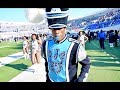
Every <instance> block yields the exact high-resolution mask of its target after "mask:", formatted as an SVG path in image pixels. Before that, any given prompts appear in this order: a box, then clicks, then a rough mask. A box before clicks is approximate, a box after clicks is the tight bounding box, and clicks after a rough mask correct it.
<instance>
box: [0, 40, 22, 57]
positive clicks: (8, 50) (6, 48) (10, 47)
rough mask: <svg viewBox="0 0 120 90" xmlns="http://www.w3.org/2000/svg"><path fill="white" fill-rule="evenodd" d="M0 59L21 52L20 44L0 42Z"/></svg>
mask: <svg viewBox="0 0 120 90" xmlns="http://www.w3.org/2000/svg"><path fill="white" fill-rule="evenodd" d="M0 47H3V48H0V57H5V56H8V55H10V54H14V53H17V52H21V51H22V42H21V41H19V42H17V43H16V42H2V43H0Z"/></svg>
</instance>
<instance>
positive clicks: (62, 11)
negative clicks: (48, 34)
mask: <svg viewBox="0 0 120 90" xmlns="http://www.w3.org/2000/svg"><path fill="white" fill-rule="evenodd" d="M68 10H69V9H68V8H46V16H47V20H48V27H49V28H50V29H53V28H62V27H67V19H68Z"/></svg>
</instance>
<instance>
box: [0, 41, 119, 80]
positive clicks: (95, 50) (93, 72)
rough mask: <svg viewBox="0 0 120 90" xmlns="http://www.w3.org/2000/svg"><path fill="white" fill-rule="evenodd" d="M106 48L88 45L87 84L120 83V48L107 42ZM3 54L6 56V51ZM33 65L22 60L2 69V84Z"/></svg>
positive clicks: (18, 44)
mask: <svg viewBox="0 0 120 90" xmlns="http://www.w3.org/2000/svg"><path fill="white" fill-rule="evenodd" d="M5 45H6V44H5ZM20 45H21V42H20V43H17V44H16V46H17V47H16V48H15V47H12V48H11V49H13V48H14V49H15V50H16V49H18V50H21V48H18V46H20ZM105 48H106V49H104V50H103V49H101V48H99V42H98V41H97V40H94V41H91V42H90V43H89V42H87V43H86V51H87V54H88V56H89V58H90V62H91V66H90V72H89V75H88V78H87V82H120V64H117V63H115V62H116V61H119V62H120V54H119V52H120V46H119V47H113V48H111V47H109V45H108V42H105ZM3 52H4V54H6V52H5V51H3ZM0 55H1V50H0ZM31 65H32V64H31V61H29V60H24V59H23V58H22V59H20V60H17V61H14V62H12V63H10V64H7V65H5V66H3V67H0V82H7V81H9V80H11V79H12V78H14V77H15V76H17V75H18V74H20V73H21V72H22V71H24V70H25V69H27V67H29V66H31ZM79 68H81V65H80V64H79ZM79 72H80V69H79V70H78V73H79Z"/></svg>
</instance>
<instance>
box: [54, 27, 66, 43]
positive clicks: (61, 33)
mask: <svg viewBox="0 0 120 90" xmlns="http://www.w3.org/2000/svg"><path fill="white" fill-rule="evenodd" d="M65 30H66V28H57V29H53V30H52V34H53V36H54V37H57V40H58V41H61V40H62V39H63V38H64V37H65Z"/></svg>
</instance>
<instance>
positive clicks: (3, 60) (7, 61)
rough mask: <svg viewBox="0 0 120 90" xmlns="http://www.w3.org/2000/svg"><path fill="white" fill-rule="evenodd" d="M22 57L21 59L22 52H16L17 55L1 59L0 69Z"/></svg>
mask: <svg viewBox="0 0 120 90" xmlns="http://www.w3.org/2000/svg"><path fill="white" fill-rule="evenodd" d="M22 57H23V52H18V53H15V54H12V55H9V56H6V57H2V58H0V67H2V66H4V65H6V64H9V63H11V62H14V61H16V60H18V59H20V58H22Z"/></svg>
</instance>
